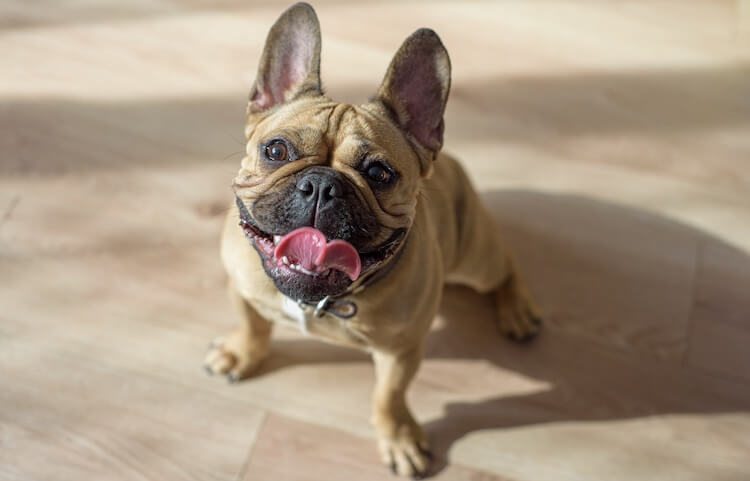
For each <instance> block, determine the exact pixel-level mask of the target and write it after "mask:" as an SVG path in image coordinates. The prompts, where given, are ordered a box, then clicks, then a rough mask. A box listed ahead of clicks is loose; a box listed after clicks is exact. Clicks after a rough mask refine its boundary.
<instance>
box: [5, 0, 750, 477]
mask: <svg viewBox="0 0 750 481" xmlns="http://www.w3.org/2000/svg"><path fill="white" fill-rule="evenodd" d="M282 8H284V6H281V5H277V4H276V2H271V1H258V2H253V1H252V0H217V1H207V0H206V1H202V0H179V1H177V0H175V1H167V0H135V1H131V2H121V1H115V0H109V1H84V2H54V1H52V0H47V1H34V2H29V1H26V0H5V1H3V2H2V3H0V29H1V30H0V70H1V72H2V73H0V383H1V384H0V386H1V387H0V479H2V480H39V481H47V480H65V481H68V480H71V481H73V480H75V481H79V480H89V479H91V480H148V481H150V480H160V481H162V480H188V479H190V480H233V481H234V480H236V481H249V480H274V481H287V480H304V481H309V480H313V481H318V480H319V481H332V480H333V481H337V480H342V481H343V480H347V481H348V480H353V479H357V480H380V479H392V478H391V475H390V473H389V472H388V471H387V470H386V469H385V468H384V467H382V466H380V464H379V462H378V459H377V456H376V452H375V448H374V443H373V434H372V432H371V431H370V428H369V426H368V412H369V407H368V400H369V396H370V391H371V387H372V382H373V373H372V367H371V364H370V362H369V360H368V359H367V357H366V356H365V355H363V354H362V353H358V352H355V351H351V350H348V349H345V348H339V347H334V346H330V345H325V344H321V343H319V342H315V341H313V340H310V339H307V338H305V337H303V336H302V335H300V334H298V333H296V332H293V331H289V330H283V329H281V330H278V331H277V333H276V334H275V336H276V338H277V340H276V343H275V345H274V346H275V347H274V353H273V356H272V358H271V359H270V360H269V362H268V364H267V365H266V366H265V368H264V369H263V372H262V373H261V375H260V376H259V377H257V378H256V379H253V380H250V381H247V382H243V383H240V384H238V385H228V384H226V383H225V382H223V381H222V379H220V378H211V377H207V376H206V374H205V373H204V372H203V370H202V368H201V361H202V357H203V354H204V350H205V348H206V347H207V345H208V342H209V340H210V339H212V338H213V337H214V336H216V335H218V334H221V333H223V332H224V331H226V330H228V329H229V328H231V326H232V325H233V324H235V323H236V322H237V321H238V319H237V317H236V316H235V314H234V312H232V310H231V307H230V304H229V302H228V301H227V300H226V299H225V295H224V288H223V286H224V275H223V272H222V269H221V267H220V264H219V259H218V252H217V238H218V232H219V227H220V222H221V216H222V213H223V212H224V210H225V208H226V206H227V205H228V204H229V202H230V200H231V198H230V191H229V188H228V186H229V182H230V179H231V177H232V175H233V173H234V171H235V169H236V168H237V166H238V161H239V158H240V157H241V154H240V152H241V151H242V150H243V146H242V121H243V111H244V107H245V104H244V102H245V99H246V94H247V91H248V89H249V85H250V81H251V79H252V77H253V75H254V72H255V69H256V62H257V60H258V56H259V52H260V49H261V47H262V43H263V41H264V38H265V34H266V32H267V29H268V27H269V26H270V24H271V22H272V21H273V20H274V19H275V18H276V16H277V15H278V14H279V13H280V11H281V10H282ZM316 8H317V10H318V14H319V16H320V18H321V22H322V28H323V77H324V82H325V83H326V85H327V87H328V90H329V92H330V93H331V94H332V95H333V96H335V97H337V98H339V99H341V100H346V101H358V100H363V99H365V98H366V97H367V96H368V94H369V93H371V92H373V91H374V90H375V88H376V87H377V85H378V84H379V82H380V79H381V76H382V74H383V72H384V70H385V68H386V66H387V63H388V61H389V60H390V56H391V55H392V54H393V52H394V51H395V49H396V48H397V47H398V45H399V44H400V42H401V40H402V39H403V38H404V37H406V35H408V34H409V33H410V32H411V31H413V30H414V29H416V28H418V27H421V26H431V27H433V28H434V29H436V30H437V31H438V32H439V33H440V35H441V36H442V38H443V40H444V42H445V44H446V45H447V47H448V49H449V51H450V53H451V56H452V62H453V69H454V82H453V90H452V93H451V99H450V102H449V107H448V112H447V118H446V126H447V131H446V135H447V138H446V149H447V150H449V151H450V152H452V153H454V154H456V155H457V156H458V157H460V158H461V159H463V162H464V164H465V166H466V167H467V169H468V170H469V172H470V174H471V176H472V178H473V179H474V180H475V182H476V184H477V186H478V188H479V189H481V190H482V192H483V194H484V196H485V199H486V201H487V203H488V205H489V206H490V208H491V209H492V210H493V212H494V213H495V214H496V216H497V218H498V221H499V222H500V223H501V224H502V226H503V228H504V230H505V232H506V235H507V237H508V240H509V242H510V243H511V244H512V245H513V246H514V247H515V249H516V250H517V253H518V257H519V262H520V265H521V267H522V269H523V271H524V272H525V273H526V276H527V277H528V280H529V283H530V285H531V287H532V289H533V291H534V292H535V293H536V294H537V296H538V298H539V300H540V302H541V304H542V306H543V307H544V309H545V311H546V320H547V324H546V330H545V331H544V333H543V335H542V336H541V337H540V338H539V339H538V342H536V343H534V344H531V345H525V346H517V345H514V344H511V343H509V342H507V341H505V340H503V339H502V338H500V337H498V336H497V335H496V333H495V331H494V328H493V327H492V324H491V322H492V321H491V309H490V306H489V305H488V301H487V300H486V299H483V298H481V297H479V296H478V295H476V294H474V293H472V292H470V291H467V290H464V289H458V288H450V289H448V290H447V292H446V299H445V302H444V305H443V308H442V312H441V315H440V317H439V318H438V319H437V321H436V325H435V329H434V332H433V333H432V335H431V337H430V339H429V349H428V353H427V359H426V362H425V363H424V364H423V368H422V369H421V371H420V372H419V374H418V377H417V379H416V381H415V382H414V384H413V387H412V389H411V391H410V400H411V403H412V404H413V406H414V408H415V411H416V413H417V415H418V417H419V418H420V420H421V421H422V422H423V423H424V424H425V425H426V427H427V430H428V431H429V433H430V435H431V437H432V439H433V442H434V444H435V445H436V448H437V449H436V450H437V453H438V455H439V456H438V457H439V466H438V470H439V472H438V474H437V476H436V478H435V479H445V480H475V481H476V480H516V481H566V480H570V481H581V480H594V481H601V480H607V481H616V480H633V481H644V480H670V481H671V480H680V481H691V480H703V481H746V480H748V479H750V2H748V1H745V0H742V1H740V0H736V1H730V0H725V1H722V0H716V1H709V0H705V1H698V0H696V1H691V2H684V1H678V0H675V1H661V0H656V1H652V2H628V1H612V2H589V1H580V2H572V1H557V0H550V1H545V2H512V1H507V2H492V3H491V2H458V1H445V2H433V3H427V2H409V3H401V2H392V3H382V2H374V1H372V2H369V3H354V2H338V1H334V0H327V1H323V2H318V3H317V4H316Z"/></svg>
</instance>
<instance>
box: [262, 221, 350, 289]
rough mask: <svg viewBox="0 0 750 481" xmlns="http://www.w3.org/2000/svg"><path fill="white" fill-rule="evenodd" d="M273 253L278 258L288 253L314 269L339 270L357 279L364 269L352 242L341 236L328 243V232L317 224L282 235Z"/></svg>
mask: <svg viewBox="0 0 750 481" xmlns="http://www.w3.org/2000/svg"><path fill="white" fill-rule="evenodd" d="M273 255H274V257H275V258H276V259H281V258H282V257H284V256H286V257H287V258H288V259H289V261H290V262H291V263H293V264H300V265H301V266H302V267H303V268H304V269H306V270H308V271H312V272H325V271H326V270H328V269H336V270H339V271H342V272H344V273H345V274H346V275H348V276H349V278H350V279H351V280H353V281H355V280H357V277H359V273H360V270H361V269H362V265H361V263H360V260H359V254H358V253H357V250H356V249H355V248H354V247H353V246H352V245H351V244H350V243H348V242H346V241H343V240H338V239H337V240H334V241H331V242H326V236H325V234H323V233H322V232H320V231H319V230H318V229H315V228H313V227H300V228H299V229H297V230H294V231H292V232H290V233H288V234H287V235H285V236H284V237H282V238H281V241H279V243H278V245H277V246H276V249H275V250H274V252H273Z"/></svg>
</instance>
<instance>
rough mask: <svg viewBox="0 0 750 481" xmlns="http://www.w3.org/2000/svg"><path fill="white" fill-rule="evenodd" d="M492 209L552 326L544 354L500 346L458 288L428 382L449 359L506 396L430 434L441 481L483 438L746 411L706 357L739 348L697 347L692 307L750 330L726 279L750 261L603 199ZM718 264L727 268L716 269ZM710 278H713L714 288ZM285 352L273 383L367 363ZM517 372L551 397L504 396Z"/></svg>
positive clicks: (547, 199)
mask: <svg viewBox="0 0 750 481" xmlns="http://www.w3.org/2000/svg"><path fill="white" fill-rule="evenodd" d="M484 198H485V202H486V203H487V205H488V206H489V207H490V209H491V210H492V211H493V213H494V214H495V215H496V217H497V219H498V221H499V222H500V224H501V225H502V227H503V232H504V234H505V236H506V239H507V241H508V244H509V245H510V246H511V248H512V249H513V250H514V251H515V253H516V257H517V259H518V263H519V265H520V271H521V272H522V274H523V275H524V276H525V277H526V279H527V281H528V284H529V286H530V289H531V291H532V292H533V293H534V295H535V296H536V297H537V300H538V302H539V304H540V305H541V307H542V309H543V311H544V312H545V318H546V319H545V321H546V323H545V327H544V329H543V331H542V333H541V335H540V336H539V337H538V338H537V339H535V340H534V341H533V342H531V343H529V344H516V343H513V342H512V341H509V340H507V339H504V338H503V337H502V336H501V335H500V334H499V333H498V332H497V329H496V327H495V324H494V312H493V308H492V305H491V301H490V300H489V299H488V298H487V297H485V296H481V295H479V294H477V293H475V292H473V291H471V290H469V289H466V288H460V287H452V286H451V287H448V288H446V290H445V296H444V300H443V303H442V306H441V312H440V322H439V323H438V324H439V325H438V327H436V328H435V329H433V331H432V333H431V334H430V337H429V339H428V347H427V352H426V361H425V366H424V367H423V369H426V370H429V369H431V367H430V366H429V363H430V361H431V360H436V359H441V360H442V359H460V360H466V359H476V360H479V359H484V360H487V361H489V362H490V363H491V364H492V366H493V367H494V371H493V372H492V373H490V374H489V375H487V372H483V374H482V375H483V376H486V379H487V382H488V383H493V382H497V383H498V385H497V389H492V387H491V386H489V390H491V391H495V392H497V393H498V395H496V396H491V397H489V398H486V399H484V400H481V401H475V400H474V401H472V400H467V401H465V402H463V401H458V402H448V403H447V404H446V405H444V406H442V411H443V414H442V415H440V416H438V417H437V418H434V419H432V420H428V421H427V422H426V423H425V428H426V430H427V432H428V433H429V435H430V438H431V441H432V443H433V449H434V451H435V454H436V457H437V459H438V463H437V464H438V465H437V466H436V468H437V471H440V470H441V469H442V468H443V467H444V466H445V464H446V462H447V461H446V460H447V459H448V451H449V449H450V447H451V445H452V444H453V443H454V442H455V441H456V440H458V439H460V438H462V437H463V436H465V435H467V434H468V433H471V432H473V431H477V430H487V429H497V428H508V427H514V426H521V425H533V424H540V423H551V422H557V421H594V420H609V419H627V418H636V417H643V416H651V415H655V414H661V413H670V414H672V413H719V412H731V411H741V410H743V409H746V407H747V405H748V403H749V402H750V399H748V398H747V394H746V393H747V392H748V390H746V389H745V388H744V387H743V388H742V389H737V390H733V386H739V385H741V384H742V382H744V381H748V379H729V380H721V379H720V378H721V377H728V378H732V376H733V373H736V372H737V371H736V367H733V366H731V365H726V366H722V365H720V364H718V365H717V363H716V360H715V359H713V360H712V361H711V363H710V366H708V367H707V366H705V365H704V364H705V363H704V360H703V359H702V358H701V356H698V355H696V354H695V353H696V352H697V353H700V352H703V353H709V354H710V353H711V352H712V350H713V351H715V350H719V349H725V348H726V346H720V345H711V344H706V343H710V342H712V341H710V340H706V339H702V338H698V337H696V336H692V332H694V331H696V325H695V324H696V323H700V322H703V321H706V319H699V318H695V317H696V316H698V317H700V316H701V309H700V306H697V307H695V306H693V307H690V308H689V309H685V306H686V303H688V304H689V305H690V306H692V305H693V303H694V302H695V299H693V297H695V296H698V297H700V304H701V305H702V306H706V305H708V306H710V307H711V319H710V321H711V322H712V323H718V324H717V325H718V326H719V327H720V326H721V323H722V322H723V320H726V319H729V320H730V321H731V322H733V323H735V324H736V322H737V321H738V319H739V320H740V322H744V323H745V327H747V324H748V319H750V312H744V313H738V312H737V310H738V309H747V308H748V304H747V303H746V302H744V301H742V300H740V299H735V300H736V301H737V302H736V303H733V300H732V298H731V296H727V292H728V290H727V289H725V287H730V289H729V291H732V289H731V286H724V285H723V284H722V276H728V277H726V278H725V279H723V281H724V282H731V276H732V272H735V273H737V272H740V273H741V272H750V256H748V255H747V254H746V253H744V252H742V251H740V250H739V249H735V248H733V247H731V246H729V245H728V244H726V243H724V242H723V241H721V240H719V239H717V238H715V237H712V236H710V235H708V234H707V233H704V232H701V231H698V230H696V229H694V228H691V227H688V226H686V225H683V224H681V223H678V222H675V221H672V220H669V219H666V218H664V217H661V216H658V215H655V214H652V213H648V212H645V211H641V210H638V209H633V208H630V207H624V206H619V205H614V204H610V203H605V202H602V201H598V200H594V199H590V198H584V197H579V196H570V195H559V194H554V195H553V194H541V193H535V192H528V191H503V192H491V193H489V194H485V196H484ZM714 254H715V255H714ZM705 256H714V257H715V258H717V259H718V258H721V259H723V261H722V263H720V265H719V266H718V267H717V264H716V263H715V262H713V261H712V260H711V259H706V258H704V257H705ZM704 264H706V265H704ZM708 264H711V265H712V266H713V267H711V268H708V267H707V265H708ZM721 265H723V266H728V267H729V269H728V270H726V271H725V270H722V269H720V268H719V267H721ZM706 276H712V278H711V279H702V277H706ZM704 280H705V281H706V282H703V281H704ZM733 292H741V290H740V291H737V290H736V289H735V290H734V291H733ZM718 293H721V294H718ZM714 295H718V296H720V297H721V299H715V300H714V299H712V296H714ZM719 301H721V303H720V304H719ZM743 302H744V304H743ZM743 306H744V307H743ZM748 340H750V334H748ZM701 343H703V344H701ZM275 352H276V353H277V354H278V356H272V358H271V359H269V364H268V366H267V367H265V368H264V369H263V371H264V372H265V373H268V372H270V371H273V370H276V369H281V368H284V367H286V366H289V365H291V364H297V363H309V362H313V363H315V362H330V361H335V362H354V361H362V360H363V358H364V357H363V355H362V354H361V353H358V352H355V351H348V350H345V349H343V348H338V347H335V346H329V345H325V344H323V343H317V342H315V341H307V340H295V341H291V340H287V341H281V343H280V344H279V345H278V346H277V347H276V348H275ZM732 356H734V358H735V359H737V358H739V356H744V357H747V356H746V355H745V354H742V353H739V352H738V353H734V354H730V355H729V356H726V353H724V355H723V356H721V358H722V359H728V358H732ZM706 369H712V370H713V371H714V372H711V371H707V370H706ZM505 370H508V371H514V372H516V373H518V374H519V375H520V376H521V377H523V378H529V379H532V380H538V381H540V383H541V384H544V385H545V386H548V388H546V389H543V390H541V391H540V390H537V391H536V392H534V393H533V394H513V393H512V392H510V393H509V391H508V390H507V387H506V386H504V385H503V384H502V383H503V381H504V380H505V379H507V377H508V376H507V374H503V373H504V372H505ZM466 376H468V377H471V376H472V373H471V372H467V373H466ZM717 377H718V378H719V379H718V380H717ZM456 381H457V382H460V380H459V379H457V380H456ZM487 388H488V386H484V387H483V388H482V392H486V391H487ZM457 389H460V386H457ZM717 391H721V392H717ZM717 394H720V395H717ZM743 396H744V397H743ZM455 397H456V396H452V399H455ZM474 399H475V398H474ZM416 414H417V415H418V416H419V412H418V409H417V413H416Z"/></svg>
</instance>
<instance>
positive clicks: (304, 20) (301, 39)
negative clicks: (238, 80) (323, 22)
mask: <svg viewBox="0 0 750 481" xmlns="http://www.w3.org/2000/svg"><path fill="white" fill-rule="evenodd" d="M319 94H321V88H320V24H319V23H318V17H317V15H315V10H313V8H312V7H311V6H310V5H308V4H307V3H297V4H295V5H292V6H291V7H289V8H288V9H287V10H286V11H285V12H284V13H282V14H281V16H280V17H279V19H278V20H276V23H274V24H273V27H271V30H270V31H269V32H268V37H267V38H266V46H265V48H264V49H263V56H262V57H261V59H260V65H258V75H257V76H256V78H255V84H254V85H253V88H252V90H251V91H250V103H249V105H248V112H249V113H258V112H262V111H264V110H268V109H270V108H272V107H274V106H276V105H279V104H281V103H283V102H287V101H289V100H292V99H294V98H297V97H300V96H302V95H319Z"/></svg>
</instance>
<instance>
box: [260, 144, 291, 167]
mask: <svg viewBox="0 0 750 481" xmlns="http://www.w3.org/2000/svg"><path fill="white" fill-rule="evenodd" d="M266 158H267V159H268V160H271V161H274V162H286V161H287V160H289V149H287V148H286V144H284V142H283V141H282V140H274V141H273V142H271V143H270V144H268V145H267V146H266Z"/></svg>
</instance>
